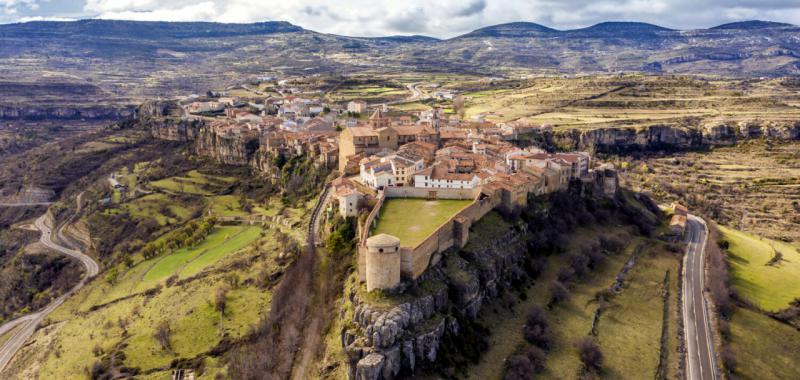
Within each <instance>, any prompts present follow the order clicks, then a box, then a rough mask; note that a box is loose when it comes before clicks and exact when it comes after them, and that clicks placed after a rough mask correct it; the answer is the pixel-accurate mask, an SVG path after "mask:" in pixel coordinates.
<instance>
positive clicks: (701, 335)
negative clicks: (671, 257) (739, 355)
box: [683, 215, 718, 380]
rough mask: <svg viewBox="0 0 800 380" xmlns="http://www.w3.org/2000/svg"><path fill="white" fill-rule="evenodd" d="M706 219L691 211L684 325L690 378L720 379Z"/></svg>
mask: <svg viewBox="0 0 800 380" xmlns="http://www.w3.org/2000/svg"><path fill="white" fill-rule="evenodd" d="M707 241H708V227H707V226H706V222H705V221H704V220H703V219H701V218H699V217H697V216H694V215H689V217H688V219H687V222H686V244H687V247H686V255H685V256H684V259H683V260H684V262H683V329H684V336H685V340H686V350H687V352H686V361H687V368H686V376H687V379H688V380H716V379H717V377H718V374H717V364H716V354H715V352H714V335H713V328H712V327H711V318H710V316H711V311H710V309H709V306H708V302H707V301H706V298H705V294H704V293H705V256H706V252H705V247H706V242H707Z"/></svg>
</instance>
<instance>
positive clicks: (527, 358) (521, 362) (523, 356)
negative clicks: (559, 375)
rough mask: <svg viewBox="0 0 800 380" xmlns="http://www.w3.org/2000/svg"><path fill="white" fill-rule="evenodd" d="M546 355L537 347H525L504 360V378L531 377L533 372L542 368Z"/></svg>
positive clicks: (510, 379)
mask: <svg viewBox="0 0 800 380" xmlns="http://www.w3.org/2000/svg"><path fill="white" fill-rule="evenodd" d="M545 360H546V356H545V353H544V351H542V350H541V349H540V348H538V347H525V348H524V349H523V350H522V352H520V353H518V354H515V355H513V356H511V357H510V358H508V361H506V373H505V375H504V376H503V379H504V380H523V379H533V374H535V373H540V372H542V371H543V370H544V363H545Z"/></svg>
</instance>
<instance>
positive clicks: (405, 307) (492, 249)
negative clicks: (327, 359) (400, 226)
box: [341, 227, 528, 380]
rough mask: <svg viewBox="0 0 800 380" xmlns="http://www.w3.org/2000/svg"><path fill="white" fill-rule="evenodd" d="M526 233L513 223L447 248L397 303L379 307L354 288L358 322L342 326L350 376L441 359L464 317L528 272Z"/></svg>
mask: <svg viewBox="0 0 800 380" xmlns="http://www.w3.org/2000/svg"><path fill="white" fill-rule="evenodd" d="M524 235H525V229H524V227H511V228H509V229H507V230H505V231H504V232H502V233H500V234H497V235H495V236H494V237H492V238H489V239H487V238H486V236H476V237H474V238H472V239H471V240H470V244H468V245H467V246H466V247H465V248H464V249H463V250H461V251H455V250H451V251H448V252H446V253H445V255H444V257H443V258H442V260H440V262H439V264H438V265H436V266H434V267H433V268H431V269H429V270H428V271H427V272H426V273H425V274H424V275H423V276H421V277H420V278H419V279H417V280H416V281H415V283H414V284H412V285H411V288H409V289H406V290H405V295H406V298H405V299H404V300H403V301H402V302H396V303H394V305H393V306H389V307H387V306H385V305H384V304H383V303H378V305H381V306H376V304H375V303H373V302H369V301H366V300H365V299H363V298H364V297H365V296H364V295H360V294H359V293H358V292H357V291H355V290H353V291H351V293H350V294H349V297H348V298H349V302H352V305H353V306H354V309H355V312H354V316H353V323H352V324H351V327H350V328H349V329H344V330H342V331H341V339H342V346H343V347H344V348H345V350H346V352H347V354H348V357H349V358H350V363H349V377H350V378H351V379H358V380H377V379H393V378H395V377H397V376H398V375H399V374H401V373H412V372H413V371H414V370H415V369H417V368H418V367H423V366H425V365H427V364H430V363H433V362H435V361H436V360H437V358H438V355H439V351H440V350H441V346H442V344H444V343H443V342H444V339H445V336H446V335H451V336H455V335H458V334H459V330H460V328H461V326H460V325H459V323H458V318H459V317H466V318H469V319H474V318H475V317H476V316H477V315H478V312H479V311H480V310H481V307H482V305H483V304H484V303H485V302H487V300H490V299H492V298H494V297H496V296H497V295H498V294H499V293H500V292H501V291H503V290H504V289H507V288H510V287H511V285H512V283H514V282H515V281H519V280H520V279H521V278H522V277H524V273H523V270H522V269H521V268H523V267H524V261H525V260H526V258H527V257H528V254H527V247H526V244H525V240H524V239H523V236H524ZM386 297H387V298H388V299H390V300H392V299H395V300H396V299H400V298H398V296H392V295H386ZM455 310H458V312H455Z"/></svg>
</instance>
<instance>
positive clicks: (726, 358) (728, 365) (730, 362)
mask: <svg viewBox="0 0 800 380" xmlns="http://www.w3.org/2000/svg"><path fill="white" fill-rule="evenodd" d="M720 356H721V357H722V366H723V367H725V369H726V370H727V371H728V372H730V373H733V372H736V366H737V364H738V363H737V362H736V357H735V356H734V355H733V352H732V351H731V348H730V347H729V346H727V345H726V346H724V347H722V353H720Z"/></svg>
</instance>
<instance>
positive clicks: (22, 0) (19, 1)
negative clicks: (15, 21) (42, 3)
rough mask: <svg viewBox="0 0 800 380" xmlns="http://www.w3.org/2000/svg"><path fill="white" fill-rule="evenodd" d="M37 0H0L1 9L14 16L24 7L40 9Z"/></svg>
mask: <svg viewBox="0 0 800 380" xmlns="http://www.w3.org/2000/svg"><path fill="white" fill-rule="evenodd" d="M38 7H39V6H38V4H37V3H36V0H0V11H2V13H3V14H5V15H8V16H13V15H16V14H17V13H19V11H20V10H22V9H24V8H28V9H32V10H35V9H38Z"/></svg>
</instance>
